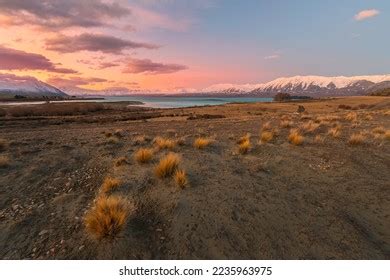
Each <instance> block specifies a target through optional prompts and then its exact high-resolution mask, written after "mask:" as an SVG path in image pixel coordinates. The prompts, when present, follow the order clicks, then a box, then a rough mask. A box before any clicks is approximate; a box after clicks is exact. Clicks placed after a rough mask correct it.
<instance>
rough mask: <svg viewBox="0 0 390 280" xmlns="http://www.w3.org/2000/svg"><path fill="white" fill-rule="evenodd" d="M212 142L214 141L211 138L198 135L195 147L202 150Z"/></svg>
mask: <svg viewBox="0 0 390 280" xmlns="http://www.w3.org/2000/svg"><path fill="white" fill-rule="evenodd" d="M212 142H213V141H212V140H211V139H209V138H205V137H198V138H196V139H195V141H194V147H195V148H197V149H200V150H202V149H204V148H206V147H207V146H209V145H211V143H212Z"/></svg>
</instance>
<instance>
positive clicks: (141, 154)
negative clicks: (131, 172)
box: [134, 148, 154, 163]
mask: <svg viewBox="0 0 390 280" xmlns="http://www.w3.org/2000/svg"><path fill="white" fill-rule="evenodd" d="M153 154H154V152H153V150H152V149H148V148H141V149H139V150H138V151H136V152H135V154H134V158H135V160H136V161H137V162H138V163H148V162H150V161H151V160H152V158H153Z"/></svg>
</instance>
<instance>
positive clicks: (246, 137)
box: [237, 133, 251, 145]
mask: <svg viewBox="0 0 390 280" xmlns="http://www.w3.org/2000/svg"><path fill="white" fill-rule="evenodd" d="M250 138H251V134H250V133H247V134H245V135H244V136H242V137H241V138H240V139H238V141H237V144H238V145H240V144H242V143H244V142H248V141H250Z"/></svg>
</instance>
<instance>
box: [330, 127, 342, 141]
mask: <svg viewBox="0 0 390 280" xmlns="http://www.w3.org/2000/svg"><path fill="white" fill-rule="evenodd" d="M328 135H330V136H332V137H333V138H339V137H340V135H341V126H339V125H338V126H335V127H332V128H329V130H328Z"/></svg>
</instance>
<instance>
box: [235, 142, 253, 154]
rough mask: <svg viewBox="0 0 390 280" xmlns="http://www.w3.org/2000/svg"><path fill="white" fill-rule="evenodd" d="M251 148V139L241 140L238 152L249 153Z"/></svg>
mask: <svg viewBox="0 0 390 280" xmlns="http://www.w3.org/2000/svg"><path fill="white" fill-rule="evenodd" d="M250 148H251V142H250V140H249V139H246V140H245V141H243V142H241V143H240V144H239V145H238V152H239V153H240V154H247V153H248V152H249V150H250Z"/></svg>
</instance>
